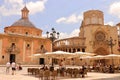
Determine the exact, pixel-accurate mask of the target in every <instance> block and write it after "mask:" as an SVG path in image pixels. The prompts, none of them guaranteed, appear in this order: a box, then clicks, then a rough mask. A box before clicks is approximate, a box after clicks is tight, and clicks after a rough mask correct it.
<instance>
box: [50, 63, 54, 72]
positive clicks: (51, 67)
mask: <svg viewBox="0 0 120 80" xmlns="http://www.w3.org/2000/svg"><path fill="white" fill-rule="evenodd" d="M50 71H51V72H53V71H54V66H53V64H52V65H51V66H50Z"/></svg>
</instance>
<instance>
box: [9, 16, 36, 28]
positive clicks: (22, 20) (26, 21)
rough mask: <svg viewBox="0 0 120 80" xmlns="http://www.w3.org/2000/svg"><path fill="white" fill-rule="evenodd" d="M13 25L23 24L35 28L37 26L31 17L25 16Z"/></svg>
mask: <svg viewBox="0 0 120 80" xmlns="http://www.w3.org/2000/svg"><path fill="white" fill-rule="evenodd" d="M11 26H23V27H33V28H35V26H34V25H33V24H32V23H31V22H30V21H29V19H24V18H22V19H20V20H18V21H16V22H15V23H13V24H12V25H11Z"/></svg>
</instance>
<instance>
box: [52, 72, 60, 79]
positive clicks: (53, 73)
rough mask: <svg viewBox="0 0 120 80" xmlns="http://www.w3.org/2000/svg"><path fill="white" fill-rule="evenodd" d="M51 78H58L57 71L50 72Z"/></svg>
mask: <svg viewBox="0 0 120 80" xmlns="http://www.w3.org/2000/svg"><path fill="white" fill-rule="evenodd" d="M51 76H52V78H53V79H52V80H56V77H57V76H58V73H57V70H54V71H53V72H52V74H51Z"/></svg>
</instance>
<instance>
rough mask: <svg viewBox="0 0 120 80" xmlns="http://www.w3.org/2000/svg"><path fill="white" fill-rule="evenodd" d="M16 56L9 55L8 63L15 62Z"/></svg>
mask: <svg viewBox="0 0 120 80" xmlns="http://www.w3.org/2000/svg"><path fill="white" fill-rule="evenodd" d="M15 58H16V55H15V54H10V63H12V62H15Z"/></svg>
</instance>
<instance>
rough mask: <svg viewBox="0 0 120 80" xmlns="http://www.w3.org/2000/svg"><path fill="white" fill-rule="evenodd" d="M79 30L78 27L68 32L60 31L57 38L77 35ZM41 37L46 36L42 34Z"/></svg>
mask: <svg viewBox="0 0 120 80" xmlns="http://www.w3.org/2000/svg"><path fill="white" fill-rule="evenodd" d="M79 32H80V30H79V29H75V30H73V31H72V32H71V33H70V34H68V33H63V32H61V33H60V36H59V39H64V38H70V37H76V36H79ZM42 37H47V35H46V34H43V35H42Z"/></svg>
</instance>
